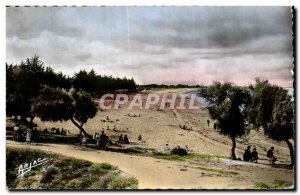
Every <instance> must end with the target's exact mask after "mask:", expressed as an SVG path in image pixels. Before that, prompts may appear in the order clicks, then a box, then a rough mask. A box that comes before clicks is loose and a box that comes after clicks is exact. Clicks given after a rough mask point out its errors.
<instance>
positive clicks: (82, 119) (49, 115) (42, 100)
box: [32, 86, 97, 139]
mask: <svg viewBox="0 0 300 195" xmlns="http://www.w3.org/2000/svg"><path fill="white" fill-rule="evenodd" d="M32 112H33V113H34V114H36V116H38V117H40V118H41V120H42V121H53V122H56V121H67V120H70V121H71V122H72V123H73V124H74V125H75V126H76V127H77V128H78V129H79V131H80V132H82V133H83V134H84V135H85V136H87V137H88V138H89V139H92V136H91V135H90V134H88V133H87V132H86V131H85V129H84V128H83V125H84V124H85V123H86V122H87V121H88V119H90V118H93V117H94V116H95V115H96V112H97V108H96V107H95V104H94V102H93V101H92V99H91V97H90V95H89V94H88V93H86V92H84V91H76V90H74V89H70V90H69V91H68V92H67V91H66V90H64V89H59V88H52V87H48V86H43V87H42V88H41V90H40V91H39V95H38V97H37V98H36V100H35V101H34V104H33V106H32Z"/></svg>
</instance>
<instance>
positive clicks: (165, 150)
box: [163, 144, 171, 152]
mask: <svg viewBox="0 0 300 195" xmlns="http://www.w3.org/2000/svg"><path fill="white" fill-rule="evenodd" d="M163 151H164V152H169V151H171V148H170V146H169V144H165V146H164V148H163Z"/></svg>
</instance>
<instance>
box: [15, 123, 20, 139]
mask: <svg viewBox="0 0 300 195" xmlns="http://www.w3.org/2000/svg"><path fill="white" fill-rule="evenodd" d="M19 129H20V127H19V125H18V124H17V125H16V126H15V127H14V141H18V140H19V137H20V132H19Z"/></svg>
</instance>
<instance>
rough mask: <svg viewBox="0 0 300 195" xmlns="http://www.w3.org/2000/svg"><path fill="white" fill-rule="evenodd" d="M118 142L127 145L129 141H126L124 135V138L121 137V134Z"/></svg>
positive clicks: (126, 138)
mask: <svg viewBox="0 0 300 195" xmlns="http://www.w3.org/2000/svg"><path fill="white" fill-rule="evenodd" d="M119 142H121V143H124V144H129V143H130V142H129V139H128V136H127V135H126V134H125V135H124V137H123V134H121V135H120V136H119Z"/></svg>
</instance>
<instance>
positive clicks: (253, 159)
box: [251, 148, 259, 163]
mask: <svg viewBox="0 0 300 195" xmlns="http://www.w3.org/2000/svg"><path fill="white" fill-rule="evenodd" d="M258 159H259V158H258V153H257V151H256V148H253V151H252V152H251V162H255V163H257V160H258Z"/></svg>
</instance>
